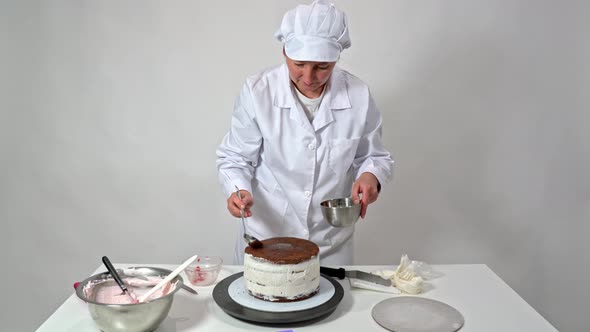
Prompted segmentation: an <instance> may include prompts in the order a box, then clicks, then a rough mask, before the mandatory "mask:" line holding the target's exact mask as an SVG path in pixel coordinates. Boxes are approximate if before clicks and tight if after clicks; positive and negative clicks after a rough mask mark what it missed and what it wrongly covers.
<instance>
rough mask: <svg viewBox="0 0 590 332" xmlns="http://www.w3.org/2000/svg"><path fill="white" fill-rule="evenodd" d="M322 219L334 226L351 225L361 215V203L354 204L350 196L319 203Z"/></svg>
mask: <svg viewBox="0 0 590 332" xmlns="http://www.w3.org/2000/svg"><path fill="white" fill-rule="evenodd" d="M320 205H321V208H322V213H323V215H324V219H326V221H327V222H328V224H330V225H332V226H334V227H349V226H352V225H353V224H354V223H355V222H356V221H357V220H358V219H359V217H360V215H361V204H354V202H353V200H352V198H350V197H346V198H335V199H329V200H326V201H323V202H322V203H321V204H320Z"/></svg>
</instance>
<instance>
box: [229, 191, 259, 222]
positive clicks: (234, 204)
mask: <svg viewBox="0 0 590 332" xmlns="http://www.w3.org/2000/svg"><path fill="white" fill-rule="evenodd" d="M240 195H242V200H240V198H239V197H238V195H237V194H236V193H232V194H231V196H229V198H228V199H227V210H228V211H229V213H230V214H231V215H232V216H234V217H236V218H240V217H241V214H240V210H241V209H244V218H246V217H252V211H250V207H252V205H254V200H253V199H252V195H251V194H250V192H248V191H247V190H240Z"/></svg>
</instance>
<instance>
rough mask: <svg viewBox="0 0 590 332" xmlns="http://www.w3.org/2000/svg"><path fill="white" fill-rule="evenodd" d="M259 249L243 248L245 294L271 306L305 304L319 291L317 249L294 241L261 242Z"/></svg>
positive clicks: (277, 239) (284, 238)
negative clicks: (274, 304)
mask: <svg viewBox="0 0 590 332" xmlns="http://www.w3.org/2000/svg"><path fill="white" fill-rule="evenodd" d="M262 244H263V246H262V248H257V249H254V248H252V247H249V246H248V247H246V250H245V253H244V280H245V284H246V290H247V291H248V293H249V294H250V295H252V296H254V297H256V298H259V299H262V300H265V301H271V302H293V301H300V300H305V299H307V298H309V297H311V296H313V295H315V294H316V293H317V292H318V291H319V289H320V258H319V251H320V248H319V247H318V246H317V245H316V244H315V243H313V242H311V241H308V240H304V239H299V238H294V237H275V238H270V239H267V240H263V241H262Z"/></svg>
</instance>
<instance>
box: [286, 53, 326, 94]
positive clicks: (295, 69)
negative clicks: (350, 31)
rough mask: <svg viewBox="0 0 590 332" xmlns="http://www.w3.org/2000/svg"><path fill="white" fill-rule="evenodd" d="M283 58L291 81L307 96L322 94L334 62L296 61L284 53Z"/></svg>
mask: <svg viewBox="0 0 590 332" xmlns="http://www.w3.org/2000/svg"><path fill="white" fill-rule="evenodd" d="M285 59H286V61H287V67H288V68H289V77H290V78H291V81H293V83H294V84H295V86H296V87H297V90H299V92H301V93H302V94H303V95H304V96H306V97H307V98H317V97H319V96H320V95H321V94H322V91H323V90H324V85H326V82H328V80H329V79H330V75H332V71H333V70H334V67H335V66H336V62H313V61H297V60H292V59H290V58H289V57H288V56H286V55H285Z"/></svg>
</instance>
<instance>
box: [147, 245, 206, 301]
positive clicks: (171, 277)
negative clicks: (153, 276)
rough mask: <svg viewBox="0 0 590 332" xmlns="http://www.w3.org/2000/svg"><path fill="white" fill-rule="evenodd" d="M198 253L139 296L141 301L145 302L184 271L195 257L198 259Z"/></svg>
mask: <svg viewBox="0 0 590 332" xmlns="http://www.w3.org/2000/svg"><path fill="white" fill-rule="evenodd" d="M197 256H198V255H194V256H193V257H191V258H189V259H187V260H186V262H184V263H182V264H180V266H178V267H177V268H176V269H175V270H174V271H172V273H170V274H169V275H167V276H166V278H164V279H162V281H160V282H159V283H158V284H157V285H156V286H154V288H152V289H150V290H149V291H148V292H147V293H145V294H143V295H142V296H140V297H139V298H138V300H139V302H140V303H141V302H145V300H146V299H147V298H148V297H150V296H151V295H152V294H154V292H156V291H157V290H158V289H160V288H162V286H164V285H165V284H166V283H167V282H169V281H170V280H172V279H174V278H175V277H176V276H177V275H178V274H179V273H180V272H182V270H184V269H185V268H186V267H187V266H188V265H189V264H190V263H192V262H193V261H194V260H195V259H197Z"/></svg>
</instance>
